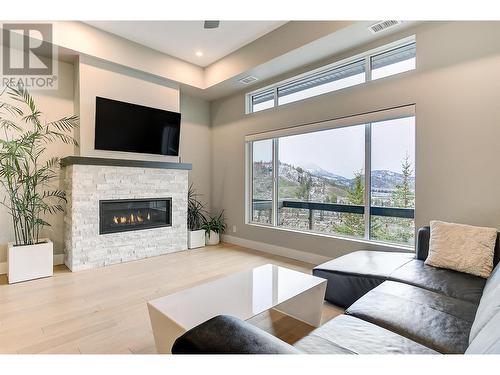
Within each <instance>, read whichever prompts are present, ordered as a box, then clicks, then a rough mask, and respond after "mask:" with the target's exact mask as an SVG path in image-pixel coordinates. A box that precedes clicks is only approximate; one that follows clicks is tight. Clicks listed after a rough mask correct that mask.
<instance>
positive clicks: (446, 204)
mask: <svg viewBox="0 0 500 375" xmlns="http://www.w3.org/2000/svg"><path fill="white" fill-rule="evenodd" d="M411 34H416V40H417V70H416V71H412V72H407V73H403V74H400V75H397V76H393V77H389V78H386V79H381V80H377V81H373V82H369V83H366V84H363V85H359V86H356V87H351V88H347V89H344V90H341V91H338V92H334V93H330V94H325V95H321V96H318V97H315V98H310V99H307V100H303V101H300V102H296V103H292V104H289V105H284V106H282V107H278V108H275V109H271V110H267V111H262V112H259V113H255V114H252V115H245V97H244V94H245V93H244V92H241V93H239V94H236V95H232V96H230V97H227V98H223V99H220V100H218V101H215V102H214V103H213V104H212V108H211V113H212V142H213V150H212V156H213V157H212V165H213V166H214V168H213V178H212V206H213V208H214V209H218V208H224V209H226V214H227V217H228V224H229V225H228V228H231V227H232V225H236V226H237V232H236V233H228V234H230V235H231V236H235V237H238V238H241V239H246V240H251V241H258V242H263V243H267V244H271V245H273V246H280V247H284V248H290V249H294V250H299V251H303V252H309V253H314V254H320V255H323V256H328V257H336V256H339V255H342V254H345V253H348V252H351V251H355V250H359V249H381V248H383V247H382V246H377V245H373V244H366V243H361V242H357V241H349V240H344V239H335V238H331V237H325V236H313V235H307V234H301V233H293V232H285V231H281V230H277V229H268V228H262V227H256V226H251V225H246V224H245V223H244V221H245V217H244V215H245V213H244V208H245V202H244V191H245V168H244V165H245V164H244V137H245V135H247V134H253V133H259V132H265V131H269V130H274V129H280V128H285V127H290V126H294V125H300V124H305V123H310V122H314V121H322V120H326V119H331V118H339V117H344V116H350V115H354V114H359V113H365V112H370V111H376V110H380V109H384V108H390V107H394V106H400V105H406V104H411V103H416V133H417V134H416V207H415V215H416V218H415V221H416V226H417V227H420V226H423V225H427V224H428V223H429V220H431V219H442V220H448V221H455V222H461V223H469V224H472V225H486V226H492V227H496V228H500V199H498V198H499V193H498V191H499V188H498V187H499V186H500V173H498V160H499V157H498V140H499V139H500V105H499V104H498V101H499V97H498V93H499V87H500V69H499V67H500V44H499V43H498V35H500V22H446V23H442V22H439V23H436V22H435V23H427V24H424V25H421V26H418V27H416V28H414V29H413V30H408V31H405V32H404V33H402V34H400V35H397V36H394V37H391V39H388V40H384V41H380V42H377V43H372V44H370V45H367V46H364V47H362V48H359V49H356V50H354V51H350V52H348V53H345V54H343V55H342V56H333V57H332V59H330V60H329V61H324V62H323V63H327V62H332V61H335V60H339V59H341V58H345V57H347V56H349V55H354V54H356V53H359V52H361V51H363V50H369V49H371V48H374V47H377V46H378V45H382V44H383V43H386V42H389V41H392V40H394V39H396V38H401V37H404V36H408V35H411ZM316 66H317V65H316ZM306 68H307V67H306ZM310 68H311V67H310ZM304 70H306V69H304ZM296 73H300V72H299V71H297V72H296ZM280 78H286V77H280ZM266 84H268V82H264V83H263V85H266Z"/></svg>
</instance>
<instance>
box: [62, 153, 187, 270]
mask: <svg viewBox="0 0 500 375" xmlns="http://www.w3.org/2000/svg"><path fill="white" fill-rule="evenodd" d="M61 164H62V166H63V174H64V181H65V189H66V194H67V198H68V204H67V207H66V216H65V233H64V234H65V239H64V242H65V250H64V252H65V254H64V259H65V264H66V266H67V267H68V268H69V269H70V270H72V271H80V270H84V269H90V268H96V267H103V266H106V265H111V264H115V263H121V262H127V261H131V260H136V259H142V258H148V257H152V256H157V255H162V254H167V253H172V252H176V251H181V250H186V249H187V224H186V222H187V192H188V170H189V169H191V165H190V164H180V163H168V162H146V161H133V160H121V159H101V158H85V157H67V158H65V159H63V160H62V163H61Z"/></svg>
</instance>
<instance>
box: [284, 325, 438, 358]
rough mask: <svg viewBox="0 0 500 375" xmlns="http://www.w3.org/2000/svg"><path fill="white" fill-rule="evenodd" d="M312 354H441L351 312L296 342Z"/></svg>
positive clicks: (301, 348) (300, 348) (299, 346)
mask: <svg viewBox="0 0 500 375" xmlns="http://www.w3.org/2000/svg"><path fill="white" fill-rule="evenodd" d="M294 346H295V347H296V348H297V349H299V350H301V351H304V352H306V353H310V354H326V353H327V354H333V353H336V354H437V352H435V351H434V350H432V349H429V348H426V347H425V346H423V345H420V344H418V343H416V342H414V341H411V340H409V339H407V338H405V337H403V336H400V335H397V334H395V333H393V332H391V331H388V330H386V329H384V328H381V327H378V326H376V325H374V324H371V323H368V322H366V321H363V320H361V319H357V318H355V317H352V316H348V315H340V316H338V317H336V318H335V319H332V320H330V321H329V322H328V323H326V324H324V325H322V326H321V327H320V328H317V329H315V330H314V331H313V332H311V333H310V334H309V335H307V336H306V337H304V338H303V339H301V340H299V341H298V342H296V343H295V345H294Z"/></svg>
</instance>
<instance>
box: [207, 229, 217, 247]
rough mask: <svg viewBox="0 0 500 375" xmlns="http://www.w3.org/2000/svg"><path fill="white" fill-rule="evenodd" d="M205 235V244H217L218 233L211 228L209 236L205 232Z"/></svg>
mask: <svg viewBox="0 0 500 375" xmlns="http://www.w3.org/2000/svg"><path fill="white" fill-rule="evenodd" d="M205 236H206V242H207V245H209V246H213V245H218V244H219V242H220V236H219V233H217V232H214V231H213V230H211V231H210V236H209V235H208V233H206V234H205Z"/></svg>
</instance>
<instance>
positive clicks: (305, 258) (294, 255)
mask: <svg viewBox="0 0 500 375" xmlns="http://www.w3.org/2000/svg"><path fill="white" fill-rule="evenodd" d="M223 241H224V242H227V243H230V244H233V245H238V246H242V247H247V248H250V249H254V250H258V251H262V252H265V253H269V254H273V255H279V256H282V257H285V258H291V259H295V260H300V261H302V262H306V263H310V264H314V265H317V264H321V263H324V262H327V261H329V260H331V258H329V257H326V256H323V255H319V254H313V253H307V252H305V251H300V250H295V249H290V248H287V247H283V246H276V245H271V244H268V243H265V242H258V241H252V240H247V239H245V238H240V237H235V236H229V235H224V236H223Z"/></svg>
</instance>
